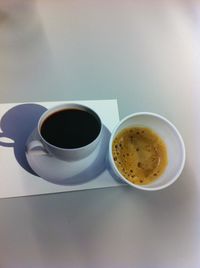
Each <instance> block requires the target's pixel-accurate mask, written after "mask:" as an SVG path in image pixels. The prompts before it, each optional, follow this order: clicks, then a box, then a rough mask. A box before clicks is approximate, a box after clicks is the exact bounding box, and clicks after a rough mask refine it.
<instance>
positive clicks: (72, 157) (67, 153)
mask: <svg viewBox="0 0 200 268" xmlns="http://www.w3.org/2000/svg"><path fill="white" fill-rule="evenodd" d="M67 109H76V110H80V111H84V112H87V113H89V114H91V115H92V116H93V117H94V118H95V119H96V121H97V123H98V125H99V132H98V133H97V135H96V137H95V138H94V140H92V141H91V142H90V143H89V144H86V145H84V146H82V147H78V148H72V149H70V148H61V147H58V146H55V145H53V144H51V143H49V142H48V141H47V140H46V139H45V138H44V137H43V136H42V134H41V127H42V124H43V123H44V121H45V120H46V119H47V118H48V117H50V116H51V115H52V114H54V113H59V112H60V111H63V110H67ZM77 124H79V122H77ZM102 126H103V125H102V122H101V119H100V117H99V116H98V114H97V113H96V112H95V111H93V110H92V109H90V108H89V107H87V106H84V105H80V104H76V103H70V104H62V105H59V106H56V107H53V108H51V109H49V110H47V111H46V112H45V113H44V114H42V116H41V117H40V119H39V122H38V125H37V134H38V135H37V136H38V139H36V140H32V141H31V142H30V143H28V144H27V148H26V153H27V154H33V153H34V154H40V155H41V154H44V155H48V156H52V157H55V158H57V159H60V160H64V161H68V162H70V161H79V160H82V159H84V158H88V157H89V156H90V155H92V156H93V157H95V150H96V149H97V146H98V144H99V143H100V141H101V140H102ZM91 161H92V159H91Z"/></svg>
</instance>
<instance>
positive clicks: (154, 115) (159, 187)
mask: <svg viewBox="0 0 200 268" xmlns="http://www.w3.org/2000/svg"><path fill="white" fill-rule="evenodd" d="M141 115H144V116H151V117H156V118H158V119H159V120H161V121H164V122H165V123H167V124H168V125H169V126H170V127H171V128H172V129H173V131H174V132H175V134H176V136H177V139H178V140H179V142H180V144H181V150H182V157H181V158H182V159H181V165H180V167H179V168H178V169H177V172H176V175H175V176H174V177H173V178H172V179H171V180H170V181H169V182H167V183H165V184H163V185H161V186H155V187H148V186H146V185H143V186H140V185H137V184H134V183H132V182H130V181H129V180H127V179H126V178H125V177H124V176H123V175H122V174H121V173H120V172H119V171H118V169H117V167H116V165H115V162H114V159H113V156H112V143H113V139H114V136H115V135H116V132H117V130H118V128H119V127H120V126H121V125H122V124H123V123H124V122H125V121H127V120H128V119H130V118H132V117H136V116H141ZM109 158H110V161H111V164H112V167H111V168H113V169H114V171H115V173H116V174H117V175H118V176H119V177H120V178H121V179H122V180H123V181H125V182H126V183H127V184H129V185H130V186H132V187H134V188H137V189H140V190H145V191H157V190H162V189H164V188H167V187H168V186H170V185H171V184H173V183H174V182H175V181H176V180H177V179H178V178H179V177H180V175H181V173H182V171H183V168H184V166H185V161H186V151H185V144H184V141H183V138H182V136H181V134H180V132H179V131H178V129H177V128H176V127H175V126H174V125H173V124H172V123H171V122H170V121H169V120H168V119H167V118H165V117H164V116H162V115H159V114H156V113H152V112H136V113H132V114H130V115H127V116H126V117H124V118H123V119H122V120H120V121H119V122H118V123H117V125H116V126H115V128H114V129H113V131H112V134H111V137H110V142H109ZM148 185H149V184H148Z"/></svg>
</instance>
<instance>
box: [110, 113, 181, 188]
mask: <svg viewBox="0 0 200 268" xmlns="http://www.w3.org/2000/svg"><path fill="white" fill-rule="evenodd" d="M132 126H143V127H149V128H151V129H152V130H154V131H155V132H156V133H157V134H158V135H159V136H160V137H161V138H162V139H163V140H164V141H165V143H166V146H167V152H168V165H167V167H166V169H165V171H164V173H163V174H162V175H161V176H160V177H159V178H157V179H156V180H155V181H153V182H152V183H149V184H147V185H136V184H134V183H132V182H130V181H129V180H127V179H126V178H125V177H124V176H123V175H122V174H121V173H120V172H119V170H118V169H117V167H116V165H115V162H114V160H113V157H112V143H113V140H114V138H115V137H116V135H117V134H118V133H119V132H120V131H121V130H122V129H125V128H128V127H132ZM109 159H110V163H111V167H112V168H113V169H114V171H115V173H116V174H117V175H118V176H119V177H120V178H122V180H124V181H125V182H127V183H128V184H129V185H131V186H133V187H135V188H138V189H141V190H149V191H154V190H161V189H164V188H166V187H168V186H169V185H171V184H172V183H174V182H175V181H176V179H177V178H178V177H179V176H180V174H181V172H182V170H183V167H184V164H185V145H184V142H183V139H182V137H181V135H180V133H179V132H178V130H177V129H176V127H175V126H174V125H173V124H172V123H171V122H169V120H167V119H166V118H164V117H162V116H160V115H158V114H154V113H147V112H143V113H135V114H131V115H128V116H127V117H125V118H124V119H123V120H122V121H121V122H119V123H118V124H117V126H116V128H115V129H114V131H113V133H112V135H111V139H110V143H109Z"/></svg>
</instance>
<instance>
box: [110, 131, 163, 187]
mask: <svg viewBox="0 0 200 268" xmlns="http://www.w3.org/2000/svg"><path fill="white" fill-rule="evenodd" d="M112 154H113V159H114V161H115V164H116V166H117V169H118V170H119V172H120V173H121V174H122V175H123V176H124V177H125V178H126V179H127V180H129V181H131V182H132V183H134V184H139V185H142V184H143V185H144V184H148V183H151V182H152V181H154V180H156V179H157V178H159V177H160V176H161V175H162V174H163V172H164V170H165V169H166V166H167V164H168V156H167V146H166V144H165V142H164V141H163V140H162V139H161V137H159V136H158V134H156V133H155V132H154V131H153V130H152V129H150V128H146V127H131V128H126V129H123V130H122V131H121V132H120V133H118V135H117V136H116V137H115V139H114V141H113V144H112Z"/></svg>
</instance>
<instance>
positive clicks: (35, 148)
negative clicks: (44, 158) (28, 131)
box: [26, 140, 49, 155]
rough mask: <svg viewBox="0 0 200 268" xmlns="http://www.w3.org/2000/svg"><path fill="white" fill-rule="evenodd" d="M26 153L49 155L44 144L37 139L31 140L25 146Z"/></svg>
mask: <svg viewBox="0 0 200 268" xmlns="http://www.w3.org/2000/svg"><path fill="white" fill-rule="evenodd" d="M26 151H27V153H28V154H29V153H31V154H34V155H49V152H48V151H47V150H46V149H45V147H44V145H43V144H42V142H41V141H39V140H33V141H31V142H30V143H28V144H27V146H26Z"/></svg>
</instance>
